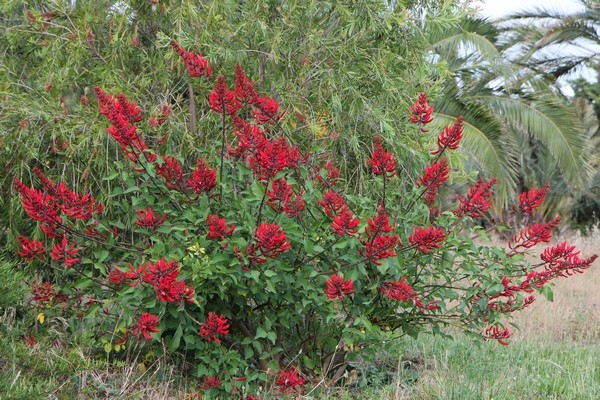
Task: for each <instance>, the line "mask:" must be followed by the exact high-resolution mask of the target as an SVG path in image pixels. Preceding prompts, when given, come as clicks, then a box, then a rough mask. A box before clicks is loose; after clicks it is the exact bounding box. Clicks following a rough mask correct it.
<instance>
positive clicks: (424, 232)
mask: <svg viewBox="0 0 600 400" xmlns="http://www.w3.org/2000/svg"><path fill="white" fill-rule="evenodd" d="M444 239H446V232H445V231H444V229H443V228H435V227H433V226H429V227H427V228H422V227H420V226H417V227H415V229H414V230H413V233H412V235H410V236H409V237H408V241H409V242H410V243H411V244H412V245H413V246H414V247H416V248H417V249H419V251H421V253H424V254H427V253H429V252H430V251H431V250H433V249H439V248H441V247H442V245H441V243H442V242H443V241H444Z"/></svg>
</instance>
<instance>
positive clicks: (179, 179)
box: [155, 156, 185, 192]
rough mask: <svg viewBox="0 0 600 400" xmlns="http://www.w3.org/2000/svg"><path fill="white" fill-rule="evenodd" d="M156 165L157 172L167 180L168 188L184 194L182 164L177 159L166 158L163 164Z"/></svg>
mask: <svg viewBox="0 0 600 400" xmlns="http://www.w3.org/2000/svg"><path fill="white" fill-rule="evenodd" d="M155 165H156V172H157V174H158V175H160V176H162V177H163V178H164V179H165V181H166V182H165V185H167V187H168V188H170V189H174V190H178V191H180V192H183V191H184V190H185V184H184V181H183V170H182V169H181V164H180V163H179V161H178V160H177V159H176V158H175V157H169V156H164V157H163V163H162V164H161V165H158V164H155Z"/></svg>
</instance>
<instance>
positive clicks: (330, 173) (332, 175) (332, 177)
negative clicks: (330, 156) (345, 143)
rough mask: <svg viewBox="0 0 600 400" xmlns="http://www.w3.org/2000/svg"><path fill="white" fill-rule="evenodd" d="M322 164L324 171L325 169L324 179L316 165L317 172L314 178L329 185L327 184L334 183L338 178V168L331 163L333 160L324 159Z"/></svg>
mask: <svg viewBox="0 0 600 400" xmlns="http://www.w3.org/2000/svg"><path fill="white" fill-rule="evenodd" d="M323 166H324V167H325V171H326V173H325V179H323V177H322V176H321V175H320V174H319V173H318V172H319V170H320V168H319V166H318V165H316V166H315V169H316V172H317V174H316V179H317V180H318V181H319V182H321V183H325V184H326V185H329V186H332V185H335V183H336V182H337V180H338V179H339V178H340V170H339V169H337V168H336V167H335V165H333V161H331V160H327V161H325V163H324V164H323Z"/></svg>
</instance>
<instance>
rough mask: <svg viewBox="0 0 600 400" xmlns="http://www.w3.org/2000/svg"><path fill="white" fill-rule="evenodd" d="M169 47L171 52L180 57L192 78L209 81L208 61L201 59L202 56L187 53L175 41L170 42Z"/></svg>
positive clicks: (210, 70) (210, 71)
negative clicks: (173, 51)
mask: <svg viewBox="0 0 600 400" xmlns="http://www.w3.org/2000/svg"><path fill="white" fill-rule="evenodd" d="M171 47H173V50H175V52H176V53H177V54H178V55H179V57H181V59H182V60H183V63H184V64H185V67H186V69H187V73H188V74H189V75H190V76H192V77H196V78H199V77H201V76H205V77H206V78H208V79H210V77H211V75H212V66H210V65H209V64H208V61H207V60H206V59H205V58H204V57H202V54H195V53H191V52H189V51H187V50H186V49H184V48H183V47H181V46H180V45H179V43H177V42H176V41H174V40H172V41H171Z"/></svg>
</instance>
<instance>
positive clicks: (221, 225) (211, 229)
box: [206, 214, 235, 240]
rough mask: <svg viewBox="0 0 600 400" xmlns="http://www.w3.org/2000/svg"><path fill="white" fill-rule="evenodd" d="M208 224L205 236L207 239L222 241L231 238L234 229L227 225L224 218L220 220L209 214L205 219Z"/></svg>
mask: <svg viewBox="0 0 600 400" xmlns="http://www.w3.org/2000/svg"><path fill="white" fill-rule="evenodd" d="M207 222H208V233H207V234H206V238H207V239H218V240H223V239H225V237H229V236H231V234H232V233H233V231H234V229H235V225H234V224H231V225H227V223H226V222H225V218H221V217H219V216H218V215H216V214H209V216H208V218H207Z"/></svg>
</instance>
